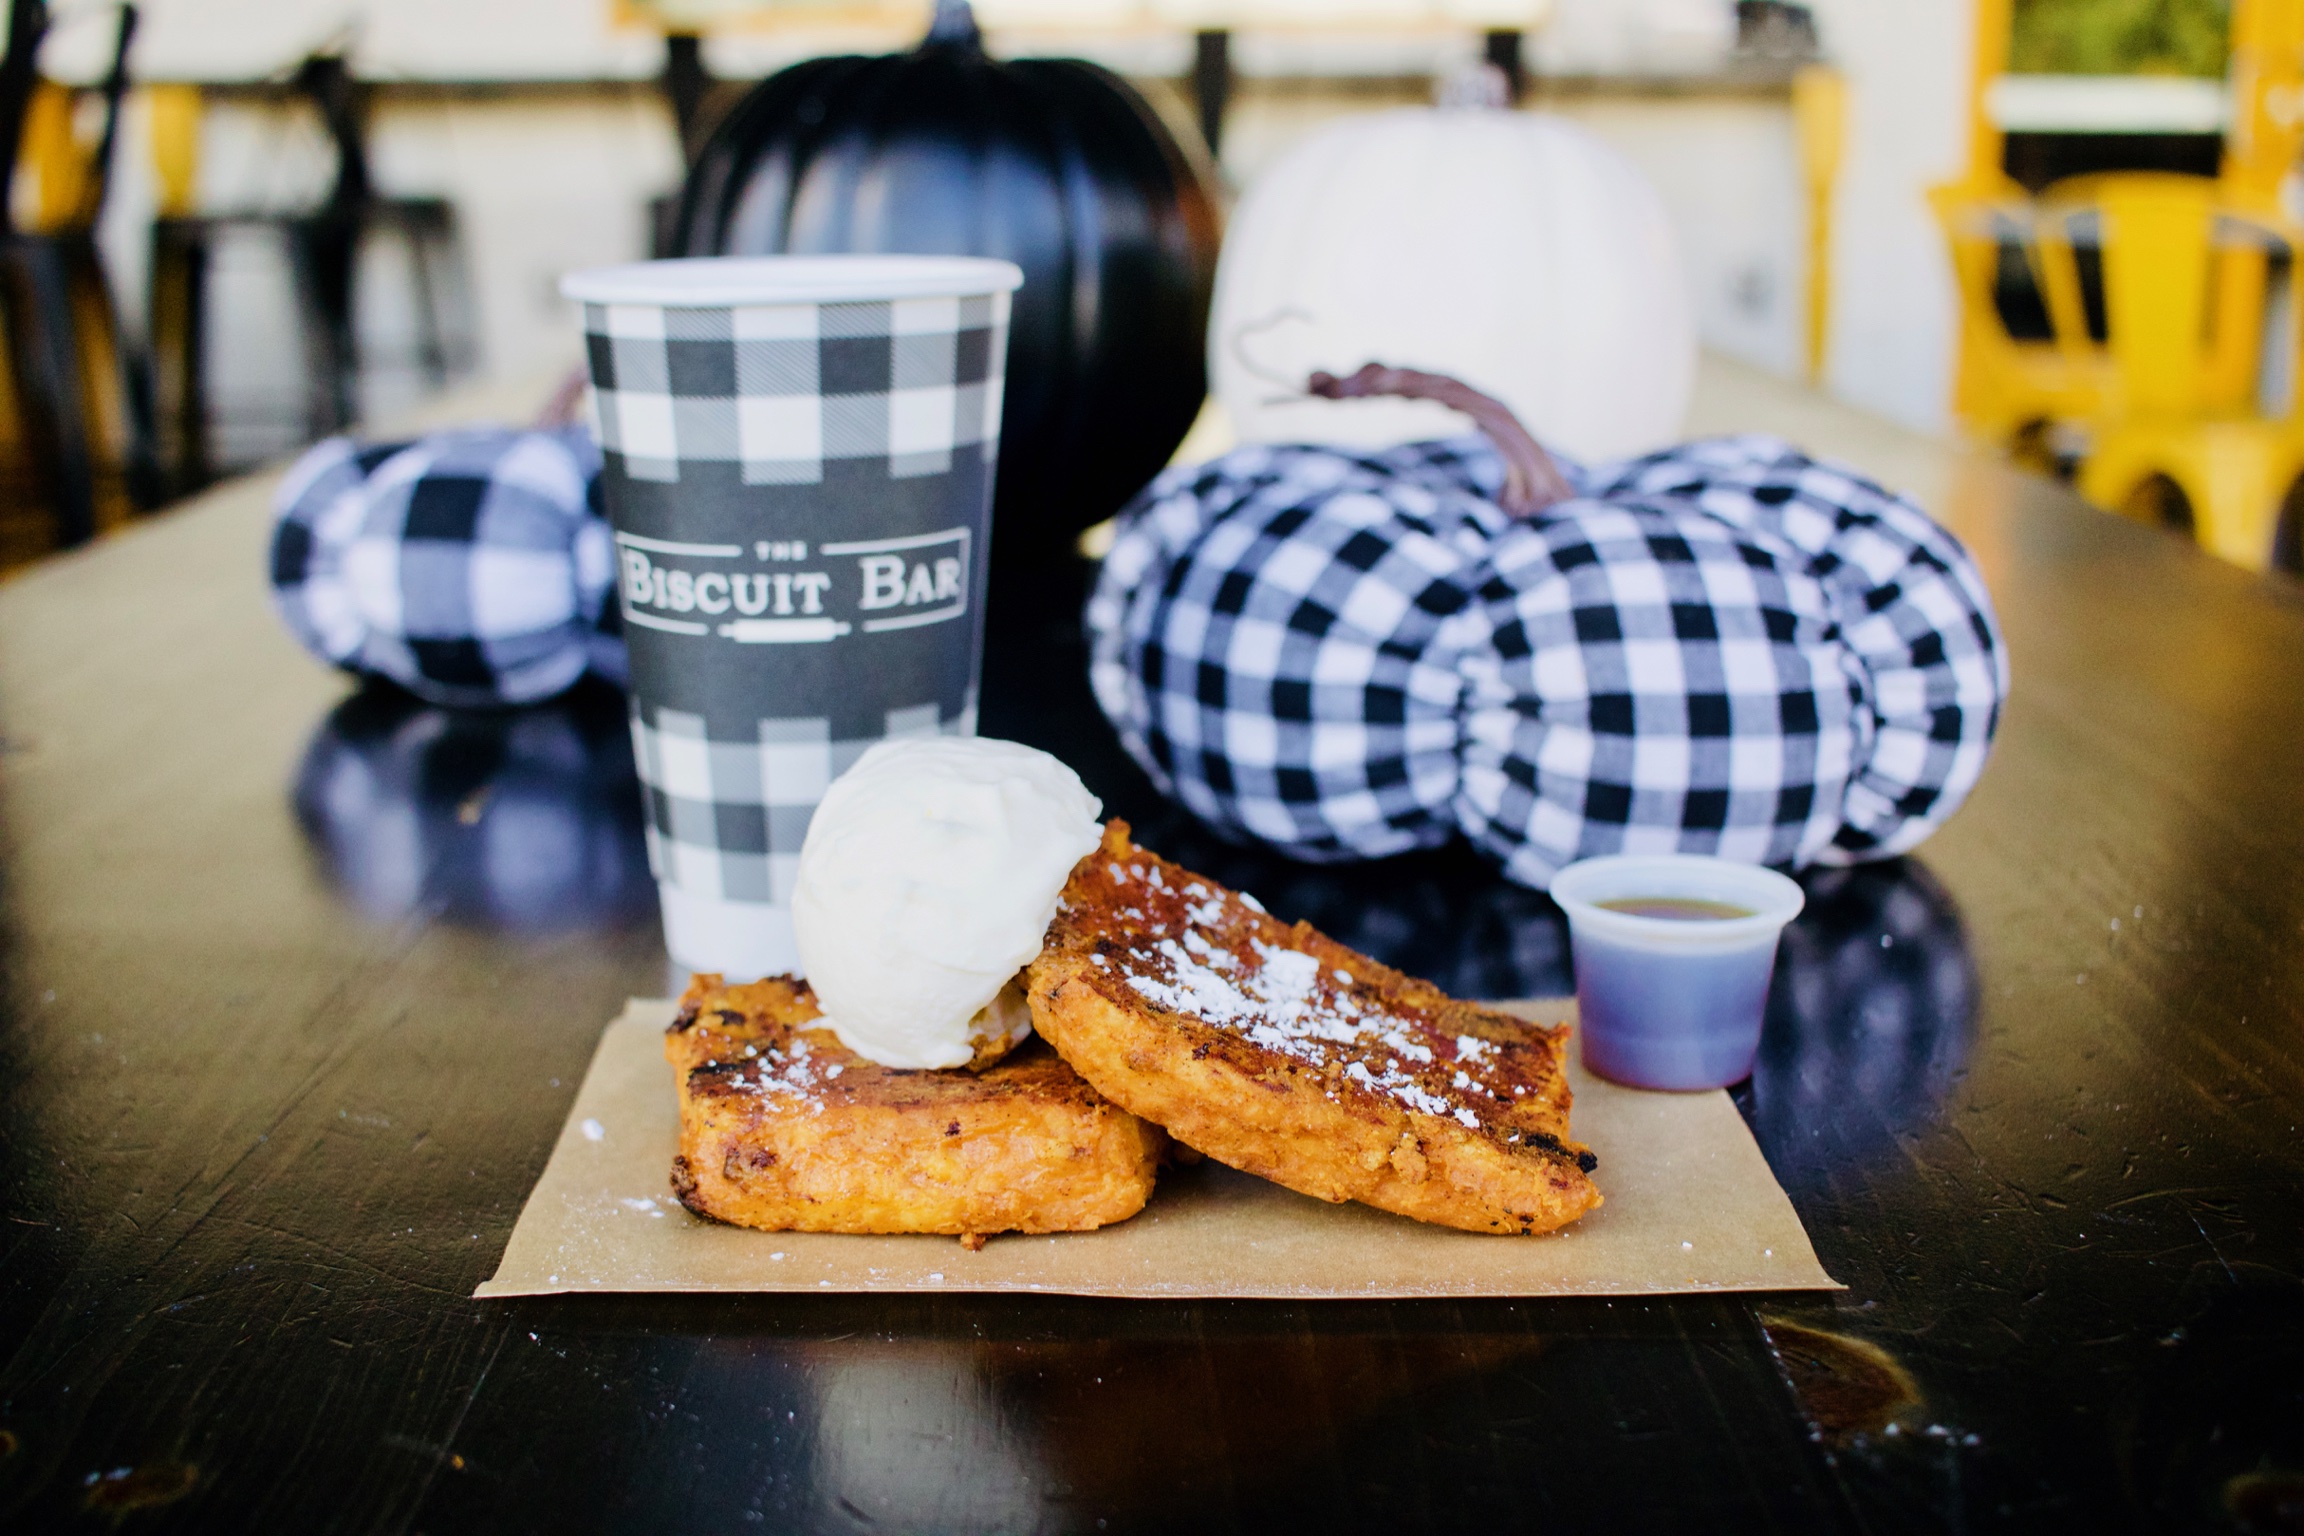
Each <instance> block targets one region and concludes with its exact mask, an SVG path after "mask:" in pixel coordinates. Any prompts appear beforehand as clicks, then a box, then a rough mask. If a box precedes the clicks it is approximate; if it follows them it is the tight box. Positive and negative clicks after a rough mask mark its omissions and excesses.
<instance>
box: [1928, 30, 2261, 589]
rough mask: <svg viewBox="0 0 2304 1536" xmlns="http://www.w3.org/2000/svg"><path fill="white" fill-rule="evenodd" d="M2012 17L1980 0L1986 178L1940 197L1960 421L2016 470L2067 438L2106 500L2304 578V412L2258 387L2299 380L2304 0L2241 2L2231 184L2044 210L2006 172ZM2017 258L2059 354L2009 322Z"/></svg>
mask: <svg viewBox="0 0 2304 1536" xmlns="http://www.w3.org/2000/svg"><path fill="white" fill-rule="evenodd" d="M2011 7H2012V0H1975V25H1976V47H1975V52H1974V56H1973V79H1972V81H1971V87H1970V92H1969V164H1968V168H1967V171H1966V174H1965V175H1964V176H1963V177H1962V179H1961V180H1960V181H1958V182H1955V183H1952V184H1950V185H1947V186H1942V187H1938V188H1936V189H1934V191H1933V192H1932V193H1931V201H1932V202H1933V204H1934V206H1935V209H1936V212H1937V216H1938V218H1939V219H1940V220H1941V221H1942V222H1943V224H1944V228H1945V233H1946V235H1947V236H1948V237H1949V239H1950V243H1951V252H1952V260H1953V268H1954V271H1955V273H1956V275H1957V277H1958V281H1959V289H1960V336H1959V364H1958V371H1957V374H1956V376H1955V384H1954V400H1953V408H1954V410H1955V412H1956V413H1957V414H1958V415H1959V416H1960V417H1961V419H1962V420H1963V421H1964V422H1965V423H1966V424H1967V426H1968V427H1969V429H1970V430H1971V431H1973V432H1975V433H1976V434H1977V435H1978V436H1979V437H1982V438H1985V439H1987V440H1989V441H1992V442H1995V443H1998V444H2000V445H2002V446H2004V447H2009V448H2012V449H2014V450H2016V451H2017V452H2018V453H2019V455H2022V454H2023V453H2024V451H2025V449H2026V448H2027V447H2028V446H2029V445H2030V443H2031V441H2032V440H2033V439H2035V438H2037V437H2038V436H2039V435H2040V432H2041V430H2042V429H2046V428H2065V429H2069V430H2070V431H2071V432H2072V433H2073V434H2074V435H2075V436H2077V437H2079V438H2084V439H2085V440H2086V442H2087V445H2088V447H2087V453H2086V456H2085V458H2084V461H2083V463H2082V467H2081V470H2080V488H2081V490H2082V491H2083V492H2084V493H2085V494H2087V495H2088V496H2089V497H2090V499H2092V500H2094V501H2096V502H2098V503H2100V504H2102V505H2105V506H2108V507H2111V508H2113V509H2115V510H2120V511H2125V512H2127V513H2128V514H2130V515H2132V516H2140V517H2144V518H2147V519H2148V520H2152V521H2162V522H2171V521H2172V522H2178V523H2182V524H2184V525H2185V526H2187V527H2189V528H2190V529H2191V531H2192V532H2193V533H2194V534H2195V536H2196V537H2198V539H2199V540H2200V542H2201V543H2202V544H2204V545H2206V546H2207V547H2208V548H2210V549H2212V550H2214V551H2215V552H2216V553H2218V554H2220V555H2223V556H2225V557H2227V558H2229V559H2232V560H2235V561H2238V562H2240V563H2242V564H2245V565H2249V566H2255V567H2259V568H2260V567H2262V566H2263V565H2265V564H2266V563H2267V562H2275V563H2283V564H2291V565H2294V564H2297V563H2298V562H2299V561H2300V560H2304V493H2300V492H2299V490H2298V478H2299V474H2300V472H2304V412H2300V410H2299V407H2298V405H2296V404H2295V403H2293V402H2291V401H2285V400H2283V401H2268V400H2265V399H2263V398H2261V394H2262V390H2261V388H2260V381H2261V380H2263V379H2264V378H2266V377H2267V376H2272V377H2275V378H2283V379H2285V378H2290V377H2292V376H2293V375H2294V374H2295V373H2296V372H2297V371H2298V368H2297V364H2298V335H2297V328H2296V322H2295V310H2296V309H2297V307H2298V305H2297V304H2296V303H2295V302H2291V303H2290V304H2288V305H2287V306H2285V307H2279V306H2274V305H2272V304H2271V303H2270V302H2269V300H2270V276H2271V270H2272V264H2271V257H2272V255H2273V253H2274V252H2278V251H2285V252H2286V253H2287V254H2288V255H2289V257H2290V258H2291V263H2290V270H2291V273H2292V274H2293V273H2294V272H2295V270H2296V268H2297V266H2298V265H2299V264H2300V260H2299V259H2300V258H2304V231H2299V230H2297V229H2296V228H2295V227H2294V226H2293V224H2292V223H2291V221H2290V220H2289V218H2288V217H2287V216H2286V215H2285V214H2284V213H2283V212H2282V211H2281V207H2280V200H2279V188H2280V184H2281V181H2282V178H2283V177H2285V176H2286V175H2287V174H2288V172H2289V171H2290V170H2291V168H2293V167H2294V166H2295V165H2296V162H2297V151H2298V147H2299V143H2300V141H2304V110H2300V109H2299V102H2304V0H2235V3H2234V5H2233V8H2232V26H2231V47H2232V55H2231V69H2230V76H2229V92H2230V100H2231V110H2232V117H2231V122H2230V126H2229V127H2228V129H2227V130H2226V134H2225V140H2224V155H2223V163H2222V166H2221V168H2220V170H2219V172H2218V174H2217V176H2216V177H2215V178H2214V179H2212V180H2211V179H2209V178H2206V177H2183V176H2171V175H2163V174H2155V173H2148V172H2115V173H2108V174H2105V175H2100V176H2090V177H2079V178H2074V179H2072V180H2070V181H2066V182H2061V183H2058V184H2057V185H2055V186H2053V187H2051V188H2049V189H2048V191H2047V192H2046V193H2045V194H2043V196H2041V197H2040V198H2037V199H2035V198H2032V197H2029V196H2028V195H2027V194H2026V193H2025V192H2024V190H2023V189H2022V188H2021V187H2019V186H2017V185H2016V184H2015V183H2014V182H2013V181H2011V180H2010V179H2009V178H2008V176H2007V175H2006V174H2005V172H2004V171H2003V169H2002V165H2001V158H2002V154H2003V138H2002V135H2001V132H2000V129H1999V127H1998V125H1997V124H1996V123H1995V121H1994V120H1993V118H1992V115H1991V112H1990V111H1989V110H1988V97H1989V95H1990V93H1991V89H1992V86H1993V84H1994V82H1995V80H1996V79H1997V78H1998V77H1999V76H2001V75H2002V74H2003V73H2005V71H2006V68H2007V63H2008V52H2009V25H2010V16H2011ZM2090 248H2093V249H2094V250H2095V252H2096V254H2097V255H2099V256H2100V257H2101V261H2102V307H2101V311H2100V313H2099V314H2098V316H2097V317H2096V323H2094V324H2091V318H2090V316H2089V315H2088V313H2087V312H2086V311H2087V307H2088V306H2087V296H2086V293H2085V291H2084V285H2083V280H2082V274H2081V260H2080V255H2079V253H2080V252H2081V251H2082V250H2085V249H2090ZM2010 253H2014V254H2015V255H2016V256H2019V257H2020V258H2021V260H2022V262H2023V264H2024V267H2025V269H2026V271H2027V273H2028V274H2029V276H2030V278H2031V284H2032V286H2033V287H2034V288H2036V289H2037V291H2038V293H2039V296H2040V299H2041V301H2042V303H2043V305H2044V307H2045V308H2046V310H2047V313H2048V320H2049V326H2048V329H2049V331H2050V333H2051V334H2050V336H2049V338H2048V339H2046V340H2037V339H2031V338H2024V337H2017V336H2014V335H2011V334H2010V332H2009V330H2008V327H2007V325H2006V323H2005V322H2004V321H2003V319H2002V317H2001V314H2000V311H1999V304H1998V293H1997V290H1998V288H1999V285H2000V277H2001V271H2002V265H2003V263H2004V262H2005V261H2006V260H2007V259H2008V257H2009V254H2010ZM2291 280H2292V282H2293V281H2294V279H2293V277H2292V279H2291ZM2292 298H2293V295H2292ZM2267 349H2271V350H2269V351H2268V350H2267ZM2268 357H2269V358H2270V359H2271V360H2272V362H2273V363H2274V365H2275V366H2274V367H2272V368H2266V367H2265V366H2264V364H2265V362H2266V359H2267V358H2268ZM2291 392H2293V385H2291ZM2170 488H2173V489H2174V490H2175V491H2176V492H2178V493H2180V499H2179V497H2178V496H2171V495H2169V494H2167V493H2168V491H2169V490H2170ZM2179 508H2180V509H2181V511H2180V515H2179Z"/></svg>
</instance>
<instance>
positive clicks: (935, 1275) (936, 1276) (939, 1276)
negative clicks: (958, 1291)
mask: <svg viewBox="0 0 2304 1536" xmlns="http://www.w3.org/2000/svg"><path fill="white" fill-rule="evenodd" d="M928 1278H929V1279H931V1280H933V1281H935V1282H936V1283H937V1284H938V1285H942V1284H943V1283H944V1271H942V1270H940V1269H939V1270H935V1271H933V1272H931V1273H930V1274H929V1276H928Z"/></svg>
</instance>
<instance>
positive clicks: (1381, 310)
mask: <svg viewBox="0 0 2304 1536" xmlns="http://www.w3.org/2000/svg"><path fill="white" fill-rule="evenodd" d="M1371 361H1374V362H1382V363H1387V364H1390V365H1392V366H1394V367H1403V368H1419V369H1425V370H1428V371H1431V372H1435V373H1445V374H1452V375H1454V376H1455V377H1457V378H1459V379H1462V380H1463V381H1464V382H1465V383H1467V384H1470V385H1472V386H1473V387H1474V388H1476V389H1479V390H1482V391H1484V392H1486V393H1488V394H1491V395H1494V396H1496V397H1498V398H1499V399H1501V400H1503V401H1504V402H1505V404H1507V405H1509V406H1510V407H1511V408H1512V410H1513V411H1514V412H1515V413H1516V414H1517V415H1518V416H1519V418H1520V419H1521V420H1522V421H1523V422H1525V423H1526V424H1527V426H1528V428H1529V429H1530V430H1531V431H1532V432H1534V433H1535V434H1536V436H1537V437H1538V438H1539V439H1540V440H1542V441H1543V442H1545V443H1546V444H1548V445H1550V446H1553V447H1556V448H1559V449H1561V450H1563V451H1564V452H1566V453H1568V454H1570V455H1572V456H1574V457H1577V458H1582V459H1605V458H1614V457H1618V456H1621V455H1624V454H1630V453H1637V452H1642V451H1645V450H1647V449H1650V448H1655V447H1659V446H1661V445H1663V444H1665V443H1668V442H1671V441H1673V440H1675V439H1676V438H1678V437H1679V435H1680V427H1681V421H1682V418H1683V417H1684V416H1685V414H1686V412H1687V408H1688V395H1689V391H1690V389H1691V388H1692V387H1693V385H1694V383H1695V375H1696V326H1695V320H1694V315H1693V306H1692V304H1691V302H1690V296H1689V292H1688V282H1687V278H1686V276H1685V274H1684V272H1683V270H1682V268H1681V265H1680V259H1679V253H1678V250H1677V248H1676V245H1675V242H1674V240H1673V237H1672V229H1671V225H1670V222H1669V221H1668V219H1667V217H1666V215H1665V212H1664V205H1663V203H1662V202H1661V200H1659V199H1658V198H1657V196H1656V193H1655V192H1654V190H1653V189H1651V188H1650V187H1649V186H1648V184H1647V183H1646V182H1645V181H1643V180H1642V179H1641V176H1640V173H1639V172H1638V171H1636V170H1634V169H1633V168H1632V166H1631V165H1630V164H1629V163H1627V162H1626V161H1625V160H1624V159H1623V157H1622V156H1620V155H1618V154H1617V153H1616V152H1615V151H1614V150H1612V149H1610V148H1609V147H1608V146H1607V145H1605V144H1603V143H1601V142H1600V140H1598V139H1597V138H1595V137H1593V136H1592V135H1591V134H1589V133H1587V132H1585V131H1584V130H1583V129H1581V128H1577V127H1575V126H1574V125H1572V124H1569V123H1565V122H1562V121H1560V120H1559V119H1557V118H1553V117H1547V116H1543V115H1540V114H1536V113H1529V112H1514V111H1506V110H1501V109H1495V108H1486V107H1434V108H1410V109H1407V110H1402V111H1393V112H1380V113H1372V114H1368V115H1365V116H1359V117H1353V118H1348V119H1346V120H1344V121H1342V122H1339V123H1336V124H1333V125H1331V126H1329V127H1327V128H1325V129H1323V130H1321V131H1320V132H1318V133H1315V134H1313V135H1312V136H1311V137H1310V138H1308V139H1306V140H1305V141H1304V142H1303V143H1302V144H1300V145H1298V146H1297V147H1296V148H1295V149H1293V150H1291V151H1290V152H1289V153H1288V154H1287V155H1285V156H1284V157H1282V158H1281V159H1280V160H1279V161H1278V162H1277V163H1276V164H1274V165H1273V166H1272V168H1271V169H1270V170H1268V171H1267V172H1265V173H1264V174H1263V175H1262V176H1261V177H1259V178H1258V179H1257V181H1256V182H1255V184H1254V185H1253V186H1251V187H1250V188H1249V189H1248V192H1247V195H1246V196H1245V197H1243V198H1242V200H1241V202H1240V206H1239V209H1238V211H1237V212H1235V213H1234V215H1233V217H1232V221H1231V227H1230V229H1229V230H1228V232H1227V233H1226V236H1225V240H1224V253H1223V256H1222V258H1221V260H1220V261H1219V263H1218V265H1217V270H1216V303H1215V313H1214V315H1213V317H1212V318H1211V321H1210V324H1209V329H1208V362H1209V376H1210V378H1211V379H1212V380H1213V381H1214V387H1215V391H1216V397H1217V399H1218V400H1219V401H1221V402H1222V404H1223V406H1224V410H1225V413H1226V414H1227V415H1228V416H1230V418H1231V420H1232V426H1233V430H1234V431H1235V432H1237V433H1238V434H1239V436H1240V437H1241V439H1242V440H1244V441H1249V442H1297V443H1332V444H1338V445H1342V446H1348V447H1357V448H1373V447H1389V446H1391V445H1393V444H1397V443H1404V442H1414V441H1417V440H1419V439H1425V438H1434V437H1445V436H1450V435H1453V434H1456V433H1461V432H1468V431H1470V430H1472V426H1471V423H1470V422H1469V421H1468V420H1467V419H1466V418H1464V417H1462V416H1460V415H1458V414H1457V413H1456V412H1454V411H1450V410H1448V409H1447V408H1445V407H1443V406H1439V405H1435V404H1432V403H1430V402H1428V401H1406V400H1350V401H1331V400H1318V399H1303V398H1293V396H1294V392H1295V391H1296V390H1300V389H1301V388H1302V383H1303V380H1304V379H1305V378H1306V377H1307V376H1308V375H1309V374H1310V373H1311V372H1312V371H1313V370H1314V369H1326V370H1328V371H1330V372H1332V373H1337V374H1348V373H1350V372H1352V371H1353V370H1354V369H1356V368H1358V367H1359V366H1360V365H1361V364H1363V363H1367V362H1371Z"/></svg>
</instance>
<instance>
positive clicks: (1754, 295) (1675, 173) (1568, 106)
mask: <svg viewBox="0 0 2304 1536" xmlns="http://www.w3.org/2000/svg"><path fill="white" fill-rule="evenodd" d="M1553 110H1555V111H1557V112H1559V113H1560V115H1561V116H1563V117H1566V118H1568V119H1570V120H1571V121H1573V122H1576V123H1579V124H1581V125H1582V126H1583V127H1585V128H1588V129H1590V130H1591V131H1592V132H1593V133H1595V134H1597V135H1598V136H1599V137H1600V138H1602V139H1605V140H1606V141H1607V142H1608V143H1609V144H1610V145H1611V146H1612V147H1613V148H1614V149H1615V150H1616V151H1617V152H1618V153H1619V154H1621V155H1623V156H1624V158H1626V159H1627V160H1630V161H1631V162H1632V163H1633V164H1634V165H1635V166H1637V167H1638V168H1639V169H1640V171H1641V173H1642V174H1643V175H1645V176H1646V177H1647V178H1648V181H1649V184H1650V185H1651V186H1653V187H1655V189H1656V192H1657V195H1658V196H1660V197H1661V198H1662V199H1663V201H1664V207H1665V209H1666V211H1667V212H1669V213H1670V214H1671V216H1672V225H1673V232H1674V233H1675V234H1676V235H1678V236H1679V240H1680V259H1681V261H1682V262H1683V263H1684V264H1685V265H1686V267H1687V269H1688V285H1689V292H1690V294H1691V296H1692V297H1693V299H1694V301H1695V310H1696V331H1697V334H1698V335H1699V336H1701V337H1702V338H1703V341H1704V345H1705V346H1706V347H1708V348H1710V349H1711V350H1713V351H1715V352H1722V353H1725V354H1727V355H1728V356H1730V357H1734V358H1737V359H1739V360H1741V361H1743V362H1747V363H1751V364H1753V365H1754V366H1756V367H1760V368H1765V369H1767V370H1768V371H1769V372H1771V373H1777V374H1783V375H1785V376H1787V377H1789V376H1791V375H1793V374H1795V373H1797V372H1798V371H1799V370H1800V369H1801V367H1802V366H1803V362H1802V351H1801V349H1802V345H1803V343H1802V340H1801V337H1802V333H1803V324H1804V322H1803V319H1802V316H1803V315H1804V314H1805V310H1804V308H1803V305H1804V302H1805V299H1804V295H1805V294H1806V292H1807V289H1806V283H1807V271H1806V269H1807V247H1806V244H1805V238H1806V237H1805V233H1804V231H1805V227H1806V226H1805V222H1804V221H1805V218H1806V212H1805V194H1804V193H1803V192H1802V190H1801V187H1800V179H1799V174H1798V161H1797V147H1796V146H1795V144H1794V143H1793V135H1792V114H1791V111H1790V109H1789V108H1788V107H1787V106H1786V104H1785V103H1784V102H1782V101H1780V100H1766V99H1754V98H1740V97H1734V96H1696V97H1664V98H1641V97H1607V96H1597V97H1572V98H1569V99H1567V100H1565V101H1562V102H1560V103H1559V104H1558V105H1557V106H1556V107H1554V108H1553Z"/></svg>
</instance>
